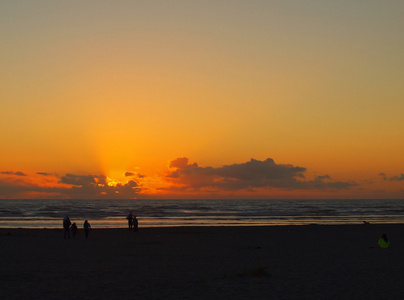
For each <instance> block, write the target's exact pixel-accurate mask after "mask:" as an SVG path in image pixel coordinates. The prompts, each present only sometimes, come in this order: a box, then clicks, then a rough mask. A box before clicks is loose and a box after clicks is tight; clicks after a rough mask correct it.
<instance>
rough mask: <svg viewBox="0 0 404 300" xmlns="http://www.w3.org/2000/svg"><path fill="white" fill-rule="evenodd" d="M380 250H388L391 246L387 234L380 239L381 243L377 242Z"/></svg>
mask: <svg viewBox="0 0 404 300" xmlns="http://www.w3.org/2000/svg"><path fill="white" fill-rule="evenodd" d="M377 244H378V245H379V247H380V248H384V249H385V248H388V247H389V246H390V241H389V239H388V238H387V235H386V234H385V233H383V234H382V236H381V237H380V239H379V241H378V242H377Z"/></svg>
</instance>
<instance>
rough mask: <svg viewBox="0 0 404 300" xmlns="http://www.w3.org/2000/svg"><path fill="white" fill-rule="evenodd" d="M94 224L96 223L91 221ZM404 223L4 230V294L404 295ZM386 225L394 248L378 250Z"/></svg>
mask: <svg viewBox="0 0 404 300" xmlns="http://www.w3.org/2000/svg"><path fill="white" fill-rule="evenodd" d="M90 223H91V222H90ZM403 232H404V225H395V224H388V225H379V224H378V225H373V224H370V225H328V226H322V225H321V226H320V225H307V226H263V227H259V226H257V227H248V226H244V227H243V226H241V227H231V226H229V227H166V228H140V230H139V232H137V233H134V232H130V231H128V229H122V228H120V229H96V228H95V229H92V230H91V231H90V235H89V238H88V239H85V237H84V232H83V230H82V229H79V232H78V234H77V236H76V237H75V238H73V237H71V238H70V239H64V238H63V231H62V230H61V229H60V230H59V229H6V228H2V229H0V257H1V268H0V285H1V289H0V298H1V299H248V298H250V299H363V298H366V299H380V298H383V299H402V297H403V296H402V294H403V288H401V286H402V282H401V281H402V274H403V272H404V256H403V250H404V235H403ZM382 233H386V234H387V236H388V237H389V238H390V240H391V247H390V248H389V249H378V248H377V241H378V239H379V237H380V235H381V234H382Z"/></svg>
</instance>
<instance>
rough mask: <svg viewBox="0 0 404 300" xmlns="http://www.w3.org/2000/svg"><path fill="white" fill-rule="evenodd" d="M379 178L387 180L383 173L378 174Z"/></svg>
mask: <svg viewBox="0 0 404 300" xmlns="http://www.w3.org/2000/svg"><path fill="white" fill-rule="evenodd" d="M379 176H381V177H382V178H383V180H387V176H386V174H385V173H379Z"/></svg>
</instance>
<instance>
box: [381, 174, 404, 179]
mask: <svg viewBox="0 0 404 300" xmlns="http://www.w3.org/2000/svg"><path fill="white" fill-rule="evenodd" d="M379 176H381V177H382V178H383V180H386V181H387V180H388V181H403V180H404V174H400V176H393V177H390V178H388V177H387V175H386V174H385V173H379Z"/></svg>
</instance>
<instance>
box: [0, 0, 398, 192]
mask: <svg viewBox="0 0 404 300" xmlns="http://www.w3.org/2000/svg"><path fill="white" fill-rule="evenodd" d="M403 15H404V3H403V2H401V1H382V2H381V1H359V0H355V1H314V0H312V1H311V0H309V1H298V0H291V1H258V0H257V1H210V0H207V1H197V2H195V1H191V2H190V1H178V0H174V1H102V0H101V1H85V2H82V1H73V2H70V1H69V2H55V1H42V0H39V1H32V2H19V1H5V2H2V3H1V4H0V37H1V41H2V46H1V47H0V57H1V60H0V82H1V83H2V88H1V89H0V113H1V118H0V143H1V147H0V198H42V197H45V198H54V197H57V198H65V197H66V198H80V197H81V198H99V197H118V198H125V197H127V198H151V197H154V198H187V197H188V198H189V197H198V198H215V197H221V198H226V197H227V198H237V197H251V198H254V197H258V198H299V197H304V198H310V197H314V198H322V197H324V198H403V197H404V177H403V175H402V174H403V173H404V157H403V153H404V121H403V117H402V115H403V112H404V88H403V87H404V35H403V32H404V20H403V17H402V16H403ZM184 158H187V159H188V160H187V161H188V164H189V165H187V164H184V165H181V167H182V168H176V167H173V162H176V161H178V159H184ZM268 158H270V159H273V161H274V163H273V164H272V163H270V161H269V160H267V159H268ZM252 159H253V160H252ZM184 161H185V160H184ZM256 162H257V163H256ZM193 164H196V165H194V167H191V166H193ZM174 165H175V163H174ZM170 166H171V167H170ZM252 166H253V169H254V168H257V170H256V171H257V172H258V173H259V174H261V175H262V176H261V177H257V178H255V177H254V176H253V175H252V174H253V173H251V175H250V178H245V176H242V175H240V174H249V173H248V171H247V169H249V168H251V167H252ZM281 166H289V167H288V168H286V169H285V168H282V167H281ZM228 167H229V168H230V167H231V168H230V169H231V170H233V171H234V173H233V172H230V171H228V169H229V168H228ZM297 167H299V168H303V169H304V170H303V169H302V170H301V171H299V172H294V171H293V170H294V169H293V168H297ZM254 170H255V169H254ZM283 171H285V172H286V173H287V174H286V175H285V174H284V173H282V172H283ZM279 172H280V173H279ZM125 174H126V176H125ZM128 174H131V175H128ZM173 174H176V175H178V177H176V178H174V177H172V176H173ZM235 174H237V175H235ZM282 174H283V175H282ZM252 178H255V181H254V180H252ZM100 182H101V183H100ZM112 183H113V184H112ZM230 183H232V184H230ZM100 184H101V185H103V186H101V185H100ZM97 187H98V188H97Z"/></svg>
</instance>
